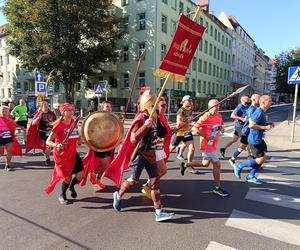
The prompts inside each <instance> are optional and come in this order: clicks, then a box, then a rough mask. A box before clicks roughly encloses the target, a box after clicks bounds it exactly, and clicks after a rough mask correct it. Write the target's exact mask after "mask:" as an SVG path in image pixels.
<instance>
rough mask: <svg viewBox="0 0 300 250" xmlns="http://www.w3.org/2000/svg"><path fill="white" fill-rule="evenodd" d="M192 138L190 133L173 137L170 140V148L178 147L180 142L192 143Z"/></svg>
mask: <svg viewBox="0 0 300 250" xmlns="http://www.w3.org/2000/svg"><path fill="white" fill-rule="evenodd" d="M193 140H194V137H193V134H192V132H189V133H187V134H186V135H185V136H177V135H173V136H172V139H171V145H172V146H176V147H177V146H178V145H179V143H180V142H188V141H193Z"/></svg>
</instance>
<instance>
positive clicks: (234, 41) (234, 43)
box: [232, 38, 236, 48]
mask: <svg viewBox="0 0 300 250" xmlns="http://www.w3.org/2000/svg"><path fill="white" fill-rule="evenodd" d="M232 48H236V39H235V38H233V39H232Z"/></svg>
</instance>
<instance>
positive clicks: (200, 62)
mask: <svg viewBox="0 0 300 250" xmlns="http://www.w3.org/2000/svg"><path fill="white" fill-rule="evenodd" d="M198 72H200V73H201V72H202V60H201V59H199V60H198Z"/></svg>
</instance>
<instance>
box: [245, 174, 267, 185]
mask: <svg viewBox="0 0 300 250" xmlns="http://www.w3.org/2000/svg"><path fill="white" fill-rule="evenodd" d="M246 179H247V182H251V183H254V184H258V185H260V184H263V183H264V182H263V181H262V180H260V179H257V178H256V177H255V176H253V177H251V178H250V177H249V176H247V177H246Z"/></svg>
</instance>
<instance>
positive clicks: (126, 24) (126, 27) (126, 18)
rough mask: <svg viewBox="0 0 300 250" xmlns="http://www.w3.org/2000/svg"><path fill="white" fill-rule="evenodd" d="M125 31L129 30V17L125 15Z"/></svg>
mask: <svg viewBox="0 0 300 250" xmlns="http://www.w3.org/2000/svg"><path fill="white" fill-rule="evenodd" d="M123 31H124V32H125V33H128V32H129V17H128V16H126V17H123Z"/></svg>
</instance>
